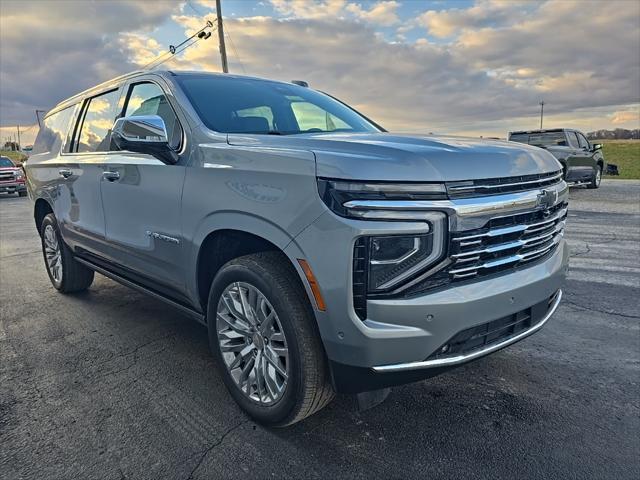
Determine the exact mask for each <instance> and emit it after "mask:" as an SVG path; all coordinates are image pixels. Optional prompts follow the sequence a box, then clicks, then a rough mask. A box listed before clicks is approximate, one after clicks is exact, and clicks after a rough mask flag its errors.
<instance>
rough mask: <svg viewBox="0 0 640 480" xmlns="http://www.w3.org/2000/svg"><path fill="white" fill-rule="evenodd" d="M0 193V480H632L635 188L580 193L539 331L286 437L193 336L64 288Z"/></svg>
mask: <svg viewBox="0 0 640 480" xmlns="http://www.w3.org/2000/svg"><path fill="white" fill-rule="evenodd" d="M31 208H32V207H31V203H30V202H29V200H28V199H26V198H17V197H7V196H0V478H1V479H7V480H17V479H23V478H24V479H72V478H81V479H103V478H104V479H124V478H127V479H154V480H155V479H188V478H193V479H196V478H241V479H243V480H247V479H252V478H285V477H288V478H305V479H307V478H308V479H313V478H321V479H328V478H363V479H365V478H366V479H370V478H375V479H386V478H403V479H406V478H429V479H439V478H455V479H461V478H478V479H481V478H482V479H484V478H550V479H551V478H554V479H555V478H562V479H585V478H597V479H604V478H607V479H614V478H615V479H638V478H640V387H639V382H640V320H639V319H640V308H638V307H639V302H640V182H637V181H611V180H604V181H603V183H602V187H601V188H600V189H599V190H595V191H594V190H587V189H585V188H574V189H572V191H571V203H570V214H569V221H568V227H567V232H566V237H567V239H568V241H569V244H570V246H571V249H572V259H571V270H570V273H569V278H568V281H567V284H566V287H565V297H564V300H563V302H562V305H561V306H560V308H559V310H558V312H557V313H556V315H555V316H554V318H553V319H552V320H551V321H549V323H548V324H547V325H546V326H545V327H544V328H543V329H542V330H541V331H540V332H539V333H537V334H536V335H534V336H532V337H529V338H527V339H526V340H524V341H522V342H520V343H518V344H516V345H514V346H512V347H510V348H507V349H505V350H502V351H500V352H498V353H496V354H494V355H491V356H489V357H486V358H484V359H481V360H478V361H476V362H473V363H471V364H468V365H466V366H464V367H462V368H459V369H456V370H453V371H451V372H450V373H447V374H445V375H442V376H440V377H437V378H434V379H430V380H427V381H423V382H419V383H415V384H411V385H406V386H402V387H398V388H395V389H394V390H393V392H392V393H391V395H390V396H389V398H388V399H387V401H386V402H385V403H383V404H381V405H379V406H378V407H376V408H374V409H372V410H369V411H366V412H362V413H359V412H357V411H356V409H355V406H354V402H353V399H352V398H351V397H348V396H343V397H339V398H337V399H336V400H335V401H334V402H333V403H332V404H331V405H330V406H329V407H327V408H326V409H324V410H323V411H321V412H320V413H318V414H316V415H314V416H313V417H311V418H309V419H307V420H306V421H304V422H302V423H299V424H297V425H295V426H293V427H291V428H288V429H279V430H271V429H265V428H263V427H261V426H259V425H256V424H255V423H254V422H252V421H251V420H250V419H249V418H248V417H246V416H245V415H244V414H243V413H242V411H240V409H239V408H238V407H237V406H236V405H235V403H234V402H233V400H232V399H231V397H230V396H229V395H228V393H227V391H226V390H225V387H224V385H223V383H222V381H221V378H220V376H219V374H218V373H217V372H216V370H215V369H214V367H213V361H212V358H211V356H210V354H209V349H208V344H207V336H206V332H205V329H204V328H203V327H202V326H200V325H198V324H196V323H195V322H193V321H191V320H189V319H188V318H186V317H184V316H182V315H181V314H180V313H178V312H176V311H174V310H172V309H170V308H168V307H166V306H165V305H164V304H163V303H160V302H159V301H156V300H153V299H151V298H148V297H146V296H144V295H142V294H140V293H137V292H134V291H132V290H130V289H127V288H125V287H123V286H120V285H119V284H117V283H115V282H113V281H111V280H108V279H107V278H105V277H102V276H100V275H97V276H96V281H95V282H94V284H93V285H92V287H91V288H90V290H89V291H88V292H86V293H83V294H80V295H75V296H64V295H61V294H58V293H57V292H56V291H55V290H54V289H53V288H52V287H51V285H50V283H49V280H48V278H47V275H46V273H45V269H44V264H43V260H42V254H41V251H40V245H39V239H38V237H37V234H36V231H35V228H34V225H33V220H32V211H31Z"/></svg>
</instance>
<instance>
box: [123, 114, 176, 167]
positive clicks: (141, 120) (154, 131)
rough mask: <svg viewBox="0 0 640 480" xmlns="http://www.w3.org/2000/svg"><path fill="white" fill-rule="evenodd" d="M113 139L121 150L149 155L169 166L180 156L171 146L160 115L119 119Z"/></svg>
mask: <svg viewBox="0 0 640 480" xmlns="http://www.w3.org/2000/svg"><path fill="white" fill-rule="evenodd" d="M111 139H112V140H113V142H114V143H115V144H116V146H117V147H118V149H119V150H127V151H129V152H136V153H148V154H149V155H153V156H154V157H156V158H158V159H159V160H161V161H163V162H165V163H169V164H174V163H176V162H177V161H178V154H177V153H176V152H175V151H174V150H173V149H172V148H171V146H170V145H169V139H168V138H167V127H166V126H165V124H164V120H163V119H162V118H161V117H159V116H158V115H138V116H131V117H122V118H119V119H117V120H116V122H115V123H114V124H113V129H112V130H111Z"/></svg>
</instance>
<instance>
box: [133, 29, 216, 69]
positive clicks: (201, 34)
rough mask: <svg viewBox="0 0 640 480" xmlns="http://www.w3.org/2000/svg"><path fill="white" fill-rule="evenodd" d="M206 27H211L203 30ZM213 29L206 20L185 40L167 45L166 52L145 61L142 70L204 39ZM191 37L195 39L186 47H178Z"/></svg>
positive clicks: (155, 65) (160, 62) (156, 64)
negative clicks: (207, 30)
mask: <svg viewBox="0 0 640 480" xmlns="http://www.w3.org/2000/svg"><path fill="white" fill-rule="evenodd" d="M207 28H209V29H211V31H209V32H205V30H206V29H207ZM214 31H215V27H214V25H213V23H212V22H211V21H209V20H207V23H206V24H205V26H204V27H202V28H201V29H200V30H198V31H197V32H195V33H194V34H193V35H191V36H190V37H188V38H186V39H185V40H183V41H182V42H180V43H179V44H178V45H169V51H168V52H165V53H163V54H161V55H158V56H157V57H156V58H154V59H153V60H151V61H150V62H149V63H147V64H146V65H145V66H143V67H142V70H147V69H151V68H155V67H157V66H158V65H161V64H163V63H164V62H166V61H167V60H168V59H169V58H171V57H172V56H174V55H176V54H178V53H180V52H183V51H184V50H186V48H189V47H190V46H191V45H193V44H194V43H196V42H198V41H199V40H206V39H207V38H209V37H210V36H211V32H214ZM193 39H195V41H193V42H191V43H190V44H189V45H187V47H186V48H182V49H180V47H182V46H183V45H185V44H187V43H188V42H189V41H191V40H193ZM165 57H166V58H165ZM160 60H162V61H160Z"/></svg>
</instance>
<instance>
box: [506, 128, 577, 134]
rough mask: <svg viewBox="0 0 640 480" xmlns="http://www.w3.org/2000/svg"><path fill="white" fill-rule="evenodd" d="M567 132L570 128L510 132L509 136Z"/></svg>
mask: <svg viewBox="0 0 640 480" xmlns="http://www.w3.org/2000/svg"><path fill="white" fill-rule="evenodd" d="M567 130H571V129H570V128H545V129H543V130H540V129H538V130H517V131H515V132H509V135H513V134H517V133H552V132H564V131H567Z"/></svg>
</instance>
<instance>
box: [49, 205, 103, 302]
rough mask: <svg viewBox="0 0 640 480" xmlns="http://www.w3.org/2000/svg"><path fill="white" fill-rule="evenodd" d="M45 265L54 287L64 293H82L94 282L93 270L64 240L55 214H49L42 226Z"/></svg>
mask: <svg viewBox="0 0 640 480" xmlns="http://www.w3.org/2000/svg"><path fill="white" fill-rule="evenodd" d="M40 236H41V240H42V255H43V256H44V265H45V268H46V269H47V274H48V275H49V280H51V283H52V285H53V286H54V287H55V288H56V289H57V290H58V291H60V292H62V293H74V292H81V291H83V290H86V289H87V288H89V286H90V285H91V283H92V282H93V270H91V269H89V268H87V267H85V266H84V265H82V264H81V263H79V262H78V261H76V259H75V258H73V253H71V250H70V249H69V247H67V245H66V244H65V243H64V241H63V240H62V236H61V235H60V229H59V228H58V222H57V221H56V217H55V215H53V213H50V214H48V215H47V216H45V217H44V219H43V220H42V223H41V225H40Z"/></svg>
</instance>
